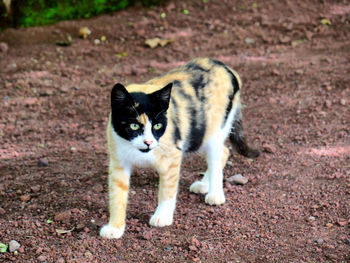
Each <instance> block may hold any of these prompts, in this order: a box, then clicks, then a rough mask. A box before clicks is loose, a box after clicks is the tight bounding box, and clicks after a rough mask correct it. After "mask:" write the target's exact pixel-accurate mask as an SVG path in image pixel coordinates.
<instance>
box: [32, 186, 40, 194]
mask: <svg viewBox="0 0 350 263" xmlns="http://www.w3.org/2000/svg"><path fill="white" fill-rule="evenodd" d="M30 189H31V190H32V191H33V192H34V193H37V192H39V191H40V185H34V186H32V187H30Z"/></svg>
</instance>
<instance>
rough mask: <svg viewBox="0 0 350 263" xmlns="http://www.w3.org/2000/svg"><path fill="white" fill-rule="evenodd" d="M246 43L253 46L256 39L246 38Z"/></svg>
mask: <svg viewBox="0 0 350 263" xmlns="http://www.w3.org/2000/svg"><path fill="white" fill-rule="evenodd" d="M244 42H245V43H246V44H248V45H249V44H252V43H254V42H255V40H254V39H252V38H250V37H247V38H245V39H244Z"/></svg>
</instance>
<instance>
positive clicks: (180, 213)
mask: <svg viewBox="0 0 350 263" xmlns="http://www.w3.org/2000/svg"><path fill="white" fill-rule="evenodd" d="M263 3H264V4H263ZM263 3H262V2H261V1H256V2H254V1H212V0H209V1H199V0H198V1H194V0H193V1H170V2H168V3H167V4H166V5H164V6H161V7H157V8H154V9H143V8H142V7H140V6H136V7H132V8H129V9H127V10H125V11H122V12H117V13H113V14H107V15H102V16H99V17H96V18H93V19H89V20H79V21H65V22H60V23H57V24H55V25H51V26H46V27H37V28H28V29H8V30H5V31H3V32H1V33H0V42H4V43H5V44H4V43H3V44H1V46H0V47H1V48H0V50H1V51H0V100H1V103H0V112H1V115H0V243H5V244H8V243H9V242H10V241H11V240H16V241H18V242H19V243H20V244H21V247H20V248H19V249H18V252H16V253H10V252H9V251H7V252H5V253H0V261H2V262H11V261H12V262H61V263H62V262H349V261H350V254H349V251H350V234H349V225H350V221H349V215H350V204H349V195H350V190H349V186H350V179H349V178H350V107H349V106H350V87H349V83H350V67H349V65H350V64H349V63H350V24H349V21H350V2H349V1H347V0H344V1H343V0H342V1H316V0H311V1H301V0H298V1H291V0H283V1H273V0H269V1H263ZM184 9H186V10H188V14H187V15H186V14H184V12H183V10H184ZM163 12H164V13H165V14H166V17H165V18H162V17H161V13H163ZM323 18H327V19H328V20H329V21H330V22H331V24H329V23H328V25H327V22H328V21H327V20H323V22H324V23H323V24H322V23H321V19H323ZM83 26H87V27H89V28H90V30H91V31H92V33H91V35H90V36H88V38H87V39H81V38H79V36H78V31H79V29H80V28H81V27H83ZM68 33H69V34H70V35H71V36H72V39H73V42H72V44H71V45H70V46H67V47H60V46H57V45H56V44H55V43H56V41H57V40H64V39H65V36H66V34H68ZM102 36H105V37H106V41H103V42H101V43H100V44H96V43H95V39H99V38H101V37H102ZM153 37H161V38H173V39H175V41H174V42H173V43H170V44H168V45H166V46H164V47H157V48H154V49H151V48H149V47H147V46H146V45H145V44H144V42H145V40H146V39H147V38H153ZM7 47H8V49H7ZM123 52H126V53H124V54H123ZM118 54H119V55H118ZM203 56H209V57H214V58H217V59H220V60H222V61H224V62H225V63H227V64H228V65H229V66H231V67H232V68H234V69H236V70H237V71H238V72H239V73H240V75H241V76H242V80H243V83H244V86H243V94H242V100H243V103H244V104H245V105H246V108H245V109H244V116H245V131H246V134H247V135H248V138H249V141H251V142H252V143H253V144H254V145H256V146H257V147H259V148H260V149H261V150H262V155H261V156H260V157H259V158H258V159H256V160H254V161H253V160H249V159H245V158H243V157H241V156H238V155H236V154H232V156H231V157H230V162H229V163H228V165H227V166H226V168H225V179H227V178H229V177H230V176H232V175H234V174H237V173H241V174H243V176H245V177H247V178H248V179H249V182H248V183H247V184H246V185H244V186H238V185H231V184H230V183H228V182H225V192H226V198H227V202H226V203H225V204H224V205H222V206H218V207H216V206H215V207H211V206H208V205H206V204H205V203H204V198H203V196H200V195H195V194H192V193H190V192H189V191H188V188H189V186H190V184H191V183H192V182H193V181H194V180H195V179H197V178H199V176H200V175H199V174H200V172H201V171H203V170H204V169H205V167H204V162H203V160H201V159H200V158H198V157H193V156H190V157H188V158H187V159H186V161H185V162H184V164H183V169H182V181H181V184H180V189H179V196H178V204H177V209H176V212H175V222H174V224H173V225H172V226H169V227H165V228H153V227H150V226H149V225H148V220H149V218H150V216H151V215H152V213H153V212H154V209H155V207H156V193H157V175H156V174H155V173H154V172H153V171H145V170H138V171H136V173H135V174H134V175H133V177H132V186H131V193H130V202H129V206H128V216H127V229H126V231H125V234H124V236H123V237H122V238H121V239H119V240H106V239H101V238H100V237H99V235H98V231H99V229H100V227H101V226H102V225H103V224H105V223H106V222H107V220H108V201H107V197H108V193H107V164H108V158H107V152H106V139H105V127H106V121H107V117H108V111H109V93H110V90H111V87H112V85H113V84H114V83H116V82H122V83H124V84H127V83H131V82H143V81H145V80H147V79H150V78H152V77H154V76H156V75H159V74H161V73H163V72H165V71H167V70H169V69H171V68H173V67H174V66H176V65H180V64H182V63H184V62H185V61H188V60H189V59H190V58H194V57H203ZM48 220H51V221H52V222H51V221H48ZM56 229H58V230H62V229H63V230H72V231H68V232H67V233H58V232H57V231H56Z"/></svg>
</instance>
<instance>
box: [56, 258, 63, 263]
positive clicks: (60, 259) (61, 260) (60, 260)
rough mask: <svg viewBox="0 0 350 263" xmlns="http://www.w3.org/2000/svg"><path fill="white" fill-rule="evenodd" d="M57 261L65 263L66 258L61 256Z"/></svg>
mask: <svg viewBox="0 0 350 263" xmlns="http://www.w3.org/2000/svg"><path fill="white" fill-rule="evenodd" d="M56 262H57V263H64V262H65V261H64V258H59V259H57V261H56Z"/></svg>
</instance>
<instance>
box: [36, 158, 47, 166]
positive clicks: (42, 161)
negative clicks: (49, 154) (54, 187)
mask: <svg viewBox="0 0 350 263" xmlns="http://www.w3.org/2000/svg"><path fill="white" fill-rule="evenodd" d="M48 165H49V161H48V160H47V159H46V158H40V159H39V160H38V166H39V167H45V166H48Z"/></svg>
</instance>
